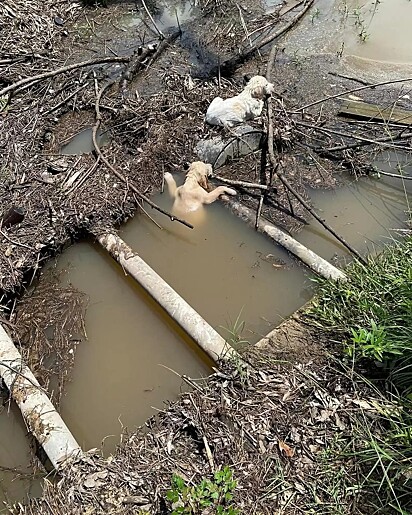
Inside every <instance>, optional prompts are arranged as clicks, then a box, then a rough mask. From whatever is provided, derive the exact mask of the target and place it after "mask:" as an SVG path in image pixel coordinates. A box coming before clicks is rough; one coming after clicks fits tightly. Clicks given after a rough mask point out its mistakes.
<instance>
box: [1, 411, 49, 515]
mask: <svg viewBox="0 0 412 515" xmlns="http://www.w3.org/2000/svg"><path fill="white" fill-rule="evenodd" d="M0 436H1V437H0V513H9V511H8V510H7V509H6V508H5V507H4V502H9V503H13V502H16V501H24V499H25V498H27V496H30V497H34V496H39V495H41V483H40V479H39V478H37V479H33V477H32V476H33V468H32V465H31V450H30V444H29V440H28V438H27V433H26V429H25V426H24V422H23V419H22V417H21V414H20V411H19V409H18V408H17V406H15V405H14V404H11V405H10V407H9V405H8V404H6V405H5V406H2V407H0Z"/></svg>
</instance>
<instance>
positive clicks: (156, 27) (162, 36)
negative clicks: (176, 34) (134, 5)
mask: <svg viewBox="0 0 412 515" xmlns="http://www.w3.org/2000/svg"><path fill="white" fill-rule="evenodd" d="M141 1H142V5H143V7H144V10H145V11H146V14H147V16H149V18H150V21H151V22H152V23H153V26H154V28H155V29H156V32H157V33H158V34H159V36H160V38H161V39H164V38H165V35H164V34H163V32H162V31H161V30H160V29H159V28H158V26H157V25H156V22H155V21H154V19H153V17H152V15H151V14H150V11H149V9H148V8H147V5H146V2H145V1H144V0H141Z"/></svg>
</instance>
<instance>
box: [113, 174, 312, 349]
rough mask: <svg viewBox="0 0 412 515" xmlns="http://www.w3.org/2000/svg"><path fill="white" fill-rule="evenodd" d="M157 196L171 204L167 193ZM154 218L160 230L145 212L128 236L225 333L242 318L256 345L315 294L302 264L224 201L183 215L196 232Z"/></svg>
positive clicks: (128, 228)
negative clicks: (233, 211) (252, 226)
mask: <svg viewBox="0 0 412 515" xmlns="http://www.w3.org/2000/svg"><path fill="white" fill-rule="evenodd" d="M181 180H182V177H181V178H180V181H181ZM154 201H155V202H156V203H158V204H159V205H161V206H163V207H164V208H166V209H171V204H172V201H171V199H170V197H169V195H168V194H167V193H166V192H165V193H164V194H163V195H158V196H156V197H155V198H154ZM150 216H152V217H153V218H154V219H155V220H156V221H157V222H158V223H159V224H160V225H161V226H162V227H163V229H162V230H161V229H159V228H158V227H157V226H156V225H155V224H154V223H153V222H152V221H151V220H149V219H148V218H147V217H145V216H139V217H136V218H135V219H133V220H131V221H130V222H129V223H127V224H126V226H125V227H124V228H123V230H122V232H121V236H122V238H123V239H124V240H125V241H126V242H127V243H128V244H129V245H130V246H131V247H132V248H134V249H135V250H136V251H138V252H139V254H140V255H141V257H142V258H143V259H144V260H145V261H146V262H148V263H149V264H150V266H152V268H154V269H155V270H156V271H157V272H158V273H159V274H160V275H161V276H162V277H163V279H165V280H166V281H167V282H168V283H169V284H170V285H171V286H172V287H173V288H174V289H175V290H176V291H177V292H178V293H179V294H180V295H181V296H182V297H183V298H184V299H185V300H186V301H187V302H189V304H190V305H191V306H193V307H194V308H195V309H196V310H197V311H198V312H199V313H200V314H201V315H202V316H203V317H204V318H205V319H206V320H207V321H208V322H209V324H210V325H212V326H213V327H214V328H215V329H216V330H217V331H218V332H220V333H221V334H222V336H223V337H228V336H229V335H230V332H229V331H230V329H232V328H233V326H234V325H235V324H236V320H238V321H240V322H244V325H245V330H244V331H243V337H244V338H245V339H246V340H248V341H249V342H250V343H254V342H256V341H258V340H259V339H260V338H261V337H262V336H264V335H266V334H267V333H268V331H269V330H271V329H272V328H273V327H274V326H276V325H277V324H279V323H280V322H281V321H282V320H284V318H286V317H288V316H289V315H290V314H291V313H293V312H294V311H295V310H296V309H297V308H299V307H300V306H301V305H302V304H304V303H305V301H306V300H308V299H309V298H310V296H311V291H310V285H309V284H308V283H309V281H308V280H307V278H306V276H305V272H304V270H303V268H302V267H300V266H299V265H298V264H297V263H296V262H294V261H293V260H292V259H291V258H290V257H289V256H288V254H287V253H286V252H285V251H284V250H283V249H281V248H280V247H278V246H275V245H273V244H272V243H271V242H270V241H269V240H267V239H266V238H265V237H264V236H262V235H260V234H258V233H256V232H255V231H254V230H252V229H250V228H248V227H247V226H246V225H245V223H244V222H242V221H241V220H239V219H238V218H237V217H235V216H234V215H232V214H231V213H230V212H229V211H228V210H227V209H226V208H224V207H223V206H221V205H220V204H219V203H214V204H212V205H209V206H207V207H206V208H204V210H202V211H200V212H198V213H195V214H193V213H192V214H191V215H188V216H186V217H185V218H186V220H188V221H189V222H192V224H193V225H194V226H195V229H193V230H191V229H187V228H186V227H184V226H182V225H180V224H178V223H177V222H171V221H170V220H169V219H168V218H166V217H165V216H162V215H159V214H157V213H156V212H154V211H152V210H151V211H150ZM282 263H283V264H284V265H285V266H282Z"/></svg>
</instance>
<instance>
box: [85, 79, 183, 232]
mask: <svg viewBox="0 0 412 515" xmlns="http://www.w3.org/2000/svg"><path fill="white" fill-rule="evenodd" d="M112 84H113V80H112V81H109V82H108V83H107V84H105V85H104V86H103V87H102V88H101V89H100V91H99V92H98V94H97V97H96V103H95V111H96V123H95V124H94V126H93V131H92V138H93V146H94V148H95V150H96V152H97V155H98V156H99V157H100V159H101V160H102V161H103V163H104V164H105V165H106V166H107V168H109V170H111V172H113V174H114V175H115V176H116V177H117V178H118V179H120V180H121V181H122V182H124V183H125V184H126V185H127V186H128V187H129V188H130V189H131V190H132V191H133V192H134V193H136V195H137V196H138V197H139V198H140V199H142V200H144V201H145V202H146V203H147V204H148V205H149V206H150V207H152V208H153V209H156V211H159V213H162V214H163V215H166V216H168V217H169V218H170V220H172V222H173V221H176V222H180V223H181V224H183V225H185V226H186V227H189V229H193V225H192V224H190V223H189V222H186V221H185V220H182V219H181V218H178V217H177V216H174V215H172V214H171V213H169V212H168V211H165V210H164V209H162V208H161V207H160V206H158V205H157V204H155V203H154V202H152V201H151V200H150V199H149V197H147V196H146V195H145V194H144V193H142V192H141V191H140V190H139V189H138V188H137V187H136V186H135V185H134V184H133V182H130V180H129V179H127V178H126V177H125V176H124V175H123V174H122V173H121V172H119V170H117V169H116V168H115V167H114V166H113V165H111V164H110V163H109V161H108V160H107V159H106V158H105V156H104V155H103V153H102V151H101V150H100V147H99V144H98V143H97V132H98V130H99V127H100V124H101V121H102V115H101V113H100V100H101V98H102V96H103V95H104V92H105V91H106V90H107V89H108V88H109V87H110V86H111V85H112Z"/></svg>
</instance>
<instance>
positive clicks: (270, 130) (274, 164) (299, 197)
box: [266, 47, 367, 265]
mask: <svg viewBox="0 0 412 515" xmlns="http://www.w3.org/2000/svg"><path fill="white" fill-rule="evenodd" d="M274 52H275V50H274V48H273V47H272V50H271V52H270V54H269V61H268V65H267V71H266V78H267V80H268V81H269V82H270V81H271V75H272V73H271V72H272V69H273V61H274ZM266 107H267V121H268V128H267V132H268V144H267V147H268V154H269V160H270V163H271V165H272V167H273V169H274V173H275V174H276V175H277V177H278V178H279V180H280V182H281V183H282V184H283V186H284V187H285V188H286V190H287V191H289V192H290V193H291V194H292V195H293V196H294V197H295V198H296V199H297V200H298V201H299V202H300V204H302V206H303V207H304V208H305V209H306V210H307V211H308V212H309V213H310V214H311V215H312V216H313V217H314V218H315V219H316V220H317V221H318V222H319V223H320V224H321V225H322V227H324V228H325V229H326V230H327V231H328V232H330V234H332V235H333V236H334V237H335V238H336V239H337V240H338V241H339V242H340V243H341V244H342V245H343V246H344V247H345V248H347V249H348V250H349V252H351V253H352V254H353V255H354V256H355V257H357V258H358V259H359V261H360V262H361V263H363V264H364V265H366V264H367V262H366V260H365V259H364V258H363V257H362V256H361V254H359V252H358V251H357V250H356V249H355V248H353V247H352V246H351V245H350V244H349V243H347V242H346V240H345V239H344V238H342V236H340V235H339V234H338V233H337V232H336V231H335V230H334V229H333V228H332V227H331V226H330V225H329V224H327V223H326V221H325V220H323V219H322V218H321V217H320V216H319V215H318V214H317V213H316V211H315V210H314V209H313V208H312V207H311V206H310V205H309V204H308V203H307V202H306V200H305V199H304V198H303V197H302V195H301V194H300V193H299V192H298V191H296V190H295V188H294V187H293V186H292V185H291V184H290V183H289V181H288V180H287V179H286V178H285V176H284V175H283V174H282V173H281V172H280V171H279V168H280V166H279V165H280V164H281V163H280V161H279V162H277V161H276V157H275V153H274V150H273V108H272V99H271V97H269V98H268V99H267V100H266Z"/></svg>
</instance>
